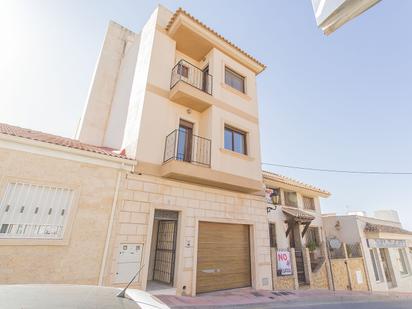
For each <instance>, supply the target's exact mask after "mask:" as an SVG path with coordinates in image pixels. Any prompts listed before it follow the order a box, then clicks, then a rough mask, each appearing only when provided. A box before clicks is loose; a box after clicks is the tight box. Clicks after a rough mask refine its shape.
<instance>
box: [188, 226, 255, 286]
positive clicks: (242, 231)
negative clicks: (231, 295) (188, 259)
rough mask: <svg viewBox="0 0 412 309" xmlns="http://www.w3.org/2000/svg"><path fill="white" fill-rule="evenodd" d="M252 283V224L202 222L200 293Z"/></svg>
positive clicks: (198, 271) (199, 257) (199, 270)
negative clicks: (250, 235) (250, 237)
mask: <svg viewBox="0 0 412 309" xmlns="http://www.w3.org/2000/svg"><path fill="white" fill-rule="evenodd" d="M250 285H251V279H250V244H249V226H248V225H241V224H224V223H211V222H199V237H198V254H197V281H196V292H197V293H202V292H210V291H216V290H223V289H233V288H240V287H246V286H250Z"/></svg>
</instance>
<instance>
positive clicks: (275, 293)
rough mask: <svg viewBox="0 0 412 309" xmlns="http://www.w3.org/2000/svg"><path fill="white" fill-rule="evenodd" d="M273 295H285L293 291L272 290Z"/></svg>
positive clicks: (291, 293)
mask: <svg viewBox="0 0 412 309" xmlns="http://www.w3.org/2000/svg"><path fill="white" fill-rule="evenodd" d="M272 294H273V295H276V296H286V295H293V294H294V293H293V292H288V291H280V292H272Z"/></svg>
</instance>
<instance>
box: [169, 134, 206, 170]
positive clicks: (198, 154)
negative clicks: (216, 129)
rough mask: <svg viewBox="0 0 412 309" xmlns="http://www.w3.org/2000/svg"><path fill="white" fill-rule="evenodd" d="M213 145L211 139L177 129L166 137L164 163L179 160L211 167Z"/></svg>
mask: <svg viewBox="0 0 412 309" xmlns="http://www.w3.org/2000/svg"><path fill="white" fill-rule="evenodd" d="M211 143H212V141H211V140H210V139H207V138H204V137H201V136H197V135H194V134H191V133H188V131H186V130H183V129H182V128H180V129H176V130H174V131H172V132H171V133H170V134H169V135H168V136H166V141H165V151H164V155H163V162H164V163H166V162H168V161H170V160H178V161H184V162H188V163H192V164H197V165H201V166H205V167H210V150H211V149H210V146H211Z"/></svg>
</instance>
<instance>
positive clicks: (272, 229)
mask: <svg viewBox="0 0 412 309" xmlns="http://www.w3.org/2000/svg"><path fill="white" fill-rule="evenodd" d="M269 239H270V247H271V248H277V242H276V225H275V224H274V223H269Z"/></svg>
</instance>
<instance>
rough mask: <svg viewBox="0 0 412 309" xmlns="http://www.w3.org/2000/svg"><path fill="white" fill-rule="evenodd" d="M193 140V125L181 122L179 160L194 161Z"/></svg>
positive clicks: (178, 145)
mask: <svg viewBox="0 0 412 309" xmlns="http://www.w3.org/2000/svg"><path fill="white" fill-rule="evenodd" d="M192 139H193V123H190V122H188V121H185V120H180V124H179V138H178V143H177V159H178V160H182V161H186V162H191V161H192Z"/></svg>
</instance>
